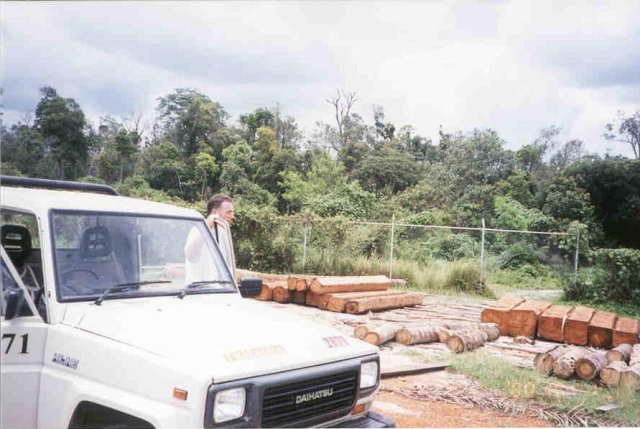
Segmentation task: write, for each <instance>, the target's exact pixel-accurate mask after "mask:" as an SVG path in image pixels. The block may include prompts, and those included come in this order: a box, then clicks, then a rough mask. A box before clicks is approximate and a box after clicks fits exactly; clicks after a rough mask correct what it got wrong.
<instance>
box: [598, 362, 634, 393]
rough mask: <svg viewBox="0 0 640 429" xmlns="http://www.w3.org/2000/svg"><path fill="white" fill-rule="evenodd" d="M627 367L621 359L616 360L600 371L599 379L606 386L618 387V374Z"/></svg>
mask: <svg viewBox="0 0 640 429" xmlns="http://www.w3.org/2000/svg"><path fill="white" fill-rule="evenodd" d="M627 368H629V367H628V366H627V364H626V363H624V362H623V361H621V360H616V361H613V362H611V363H609V365H607V366H606V367H605V368H603V369H602V371H601V372H600V381H602V383H603V384H604V385H605V386H607V387H618V384H619V383H620V374H622V373H623V372H624V371H626V370H627Z"/></svg>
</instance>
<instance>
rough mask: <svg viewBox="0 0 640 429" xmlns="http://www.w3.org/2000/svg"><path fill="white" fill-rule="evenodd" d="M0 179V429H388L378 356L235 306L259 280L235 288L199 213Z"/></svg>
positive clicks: (316, 329) (321, 331) (258, 307)
mask: <svg viewBox="0 0 640 429" xmlns="http://www.w3.org/2000/svg"><path fill="white" fill-rule="evenodd" d="M0 185H1V190H0V192H1V201H2V208H1V213H0V228H1V230H2V249H1V256H2V299H1V300H0V313H1V333H2V344H1V347H2V350H1V351H0V357H1V369H2V374H1V376H2V377H1V383H2V390H1V395H2V396H1V400H0V402H1V409H0V427H2V428H3V429H11V428H20V429H24V428H44V429H48V428H113V427H117V428H189V427H194V428H195V427H200V428H201V427H205V428H216V427H292V426H293V427H303V426H326V427H392V426H393V422H392V421H391V420H389V419H387V418H386V417H384V416H381V415H379V414H376V413H374V412H372V411H371V410H370V407H371V404H372V401H373V398H374V395H375V392H376V390H377V388H378V385H379V379H380V365H379V356H378V354H377V348H375V347H373V346H370V345H369V344H366V343H364V342H362V341H359V340H356V339H353V338H350V337H348V336H344V335H343V334H341V333H340V332H339V331H337V330H334V329H332V328H330V327H327V326H323V325H317V324H314V323H312V322H311V321H310V320H307V319H306V318H303V317H301V316H298V317H296V316H293V315H291V314H287V313H286V312H283V311H278V310H277V309H274V308H271V307H270V306H269V305H265V304H264V303H261V302H258V301H256V300H252V299H245V298H246V297H249V296H255V294H256V293H257V291H259V288H260V281H259V280H247V281H241V282H239V284H237V282H236V279H235V278H234V273H233V272H232V270H231V269H230V268H229V264H228V263H227V262H226V261H225V258H224V257H223V254H229V253H231V254H232V247H229V246H232V243H231V241H230V240H226V241H225V240H221V243H220V244H218V243H216V240H214V238H213V236H212V234H211V232H210V230H209V229H208V228H207V226H206V223H205V222H204V219H203V217H202V215H201V214H199V213H198V212H196V211H193V210H189V209H184V208H179V207H174V206H171V205H167V204H161V203H155V202H150V201H142V200H136V199H132V198H125V197H120V196H118V195H117V194H116V193H115V191H113V189H111V188H109V187H107V186H104V185H93V184H80V183H71V182H62V181H47V180H40V179H27V178H12V177H7V176H5V177H2V178H0ZM220 226H221V227H222V228H225V227H226V226H225V224H223V223H221V224H220ZM227 235H228V236H229V237H230V235H229V234H227ZM194 236H195V237H197V239H198V240H199V243H200V244H201V247H200V252H201V255H200V257H201V258H202V259H200V260H198V259H197V258H196V259H194V258H193V257H191V256H189V257H187V255H186V254H185V245H186V242H187V240H188V239H193V237H194ZM189 237H191V238H189ZM221 248H222V249H221ZM221 250H222V251H221ZM225 251H226V253H225ZM229 251H231V252H229ZM202 261H207V263H205V264H204V265H203V264H202Z"/></svg>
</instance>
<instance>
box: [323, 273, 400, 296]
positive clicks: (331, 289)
mask: <svg viewBox="0 0 640 429" xmlns="http://www.w3.org/2000/svg"><path fill="white" fill-rule="evenodd" d="M390 285H391V281H390V280H389V279H388V278H387V277H386V276H352V277H317V278H314V279H313V281H312V282H311V290H312V291H313V292H316V293H336V292H361V291H375V290H387V289H389V286H390Z"/></svg>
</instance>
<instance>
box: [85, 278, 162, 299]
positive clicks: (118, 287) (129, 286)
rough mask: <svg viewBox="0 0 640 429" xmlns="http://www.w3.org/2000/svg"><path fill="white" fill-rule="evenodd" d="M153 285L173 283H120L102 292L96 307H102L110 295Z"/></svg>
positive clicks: (156, 281)
mask: <svg viewBox="0 0 640 429" xmlns="http://www.w3.org/2000/svg"><path fill="white" fill-rule="evenodd" d="M151 283H171V280H145V281H141V282H131V283H118V284H115V285H113V286H109V287H108V288H107V290H105V291H104V292H102V295H100V296H99V297H98V299H96V305H101V304H102V301H104V300H105V299H106V298H107V296H109V294H111V293H114V292H124V291H127V290H130V289H134V288H137V287H139V286H141V285H148V284H151Z"/></svg>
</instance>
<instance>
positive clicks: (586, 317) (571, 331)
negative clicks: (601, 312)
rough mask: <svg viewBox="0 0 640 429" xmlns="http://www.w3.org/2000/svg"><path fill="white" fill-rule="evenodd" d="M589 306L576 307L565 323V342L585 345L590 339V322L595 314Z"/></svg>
mask: <svg viewBox="0 0 640 429" xmlns="http://www.w3.org/2000/svg"><path fill="white" fill-rule="evenodd" d="M595 312H596V311H595V310H594V309H593V308H589V307H576V308H575V309H574V310H573V311H572V312H571V314H570V315H569V316H568V317H567V320H566V321H565V323H564V332H563V338H564V341H565V343H568V344H574V345H576V346H585V345H586V344H587V342H588V341H589V322H590V321H591V318H592V317H593V315H594V314H595Z"/></svg>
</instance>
